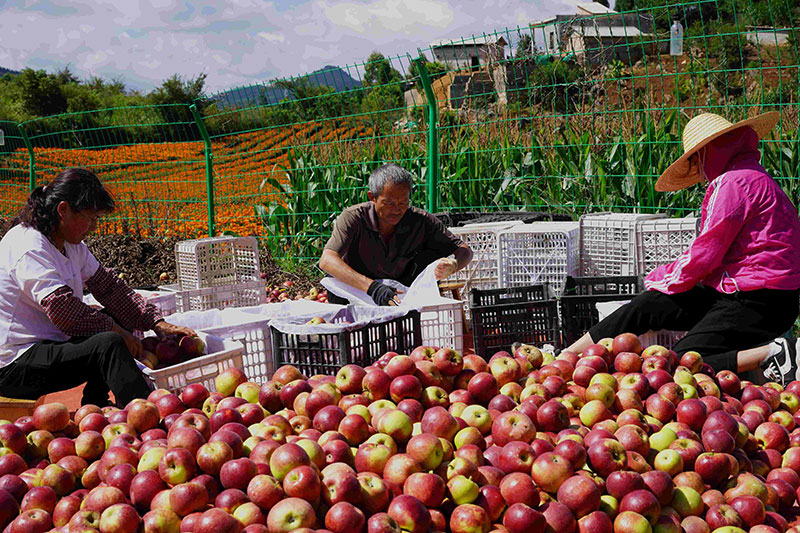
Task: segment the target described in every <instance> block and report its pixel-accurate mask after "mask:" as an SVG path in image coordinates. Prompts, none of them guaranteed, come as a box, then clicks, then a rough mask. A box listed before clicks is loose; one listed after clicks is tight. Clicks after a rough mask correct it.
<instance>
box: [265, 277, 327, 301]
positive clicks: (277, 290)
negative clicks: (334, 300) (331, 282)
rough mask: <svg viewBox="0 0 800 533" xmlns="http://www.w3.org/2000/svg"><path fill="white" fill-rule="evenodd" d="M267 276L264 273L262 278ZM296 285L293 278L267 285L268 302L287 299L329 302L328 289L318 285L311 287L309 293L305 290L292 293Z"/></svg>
mask: <svg viewBox="0 0 800 533" xmlns="http://www.w3.org/2000/svg"><path fill="white" fill-rule="evenodd" d="M264 277H265V274H262V278H264ZM293 287H294V283H292V282H291V280H287V281H284V282H283V283H281V284H280V285H273V286H270V285H267V303H268V304H272V303H279V302H285V301H287V300H312V301H316V302H322V303H328V291H327V290H325V289H322V290H320V289H318V288H317V287H311V288H310V289H308V293H307V294H304V293H303V292H300V291H297V292H294V294H292V292H291V291H292V290H293Z"/></svg>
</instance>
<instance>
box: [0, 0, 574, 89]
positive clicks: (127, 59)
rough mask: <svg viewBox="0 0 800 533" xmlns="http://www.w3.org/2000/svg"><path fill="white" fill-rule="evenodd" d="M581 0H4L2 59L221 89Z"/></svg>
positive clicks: (132, 82) (423, 43) (455, 35)
mask: <svg viewBox="0 0 800 533" xmlns="http://www.w3.org/2000/svg"><path fill="white" fill-rule="evenodd" d="M576 1H577V0H460V1H457V0H341V1H337V0H296V1H290V0H273V1H268V0H218V1H213V0H196V1H180V0H178V1H175V0H94V1H91V0H0V66H1V67H5V68H9V69H12V70H21V69H23V68H26V67H30V68H33V69H44V70H47V71H48V72H55V71H56V70H58V69H60V68H63V67H64V66H69V67H70V69H71V70H72V72H73V73H75V74H77V75H78V77H80V78H82V79H87V78H89V77H91V76H98V77H101V78H106V79H110V80H118V81H122V82H123V83H124V84H125V86H126V87H128V88H131V89H137V90H140V91H143V92H148V91H150V90H152V89H153V88H154V87H157V86H159V85H160V84H161V82H162V81H163V80H165V79H167V78H169V77H170V76H172V75H173V74H179V75H181V76H182V77H184V78H185V79H189V78H194V77H196V76H197V75H199V74H201V73H205V74H206V75H207V78H206V90H207V92H208V93H209V94H212V93H215V92H218V91H222V90H225V89H229V88H232V87H237V86H242V85H248V84H252V83H258V82H262V81H267V80H271V79H274V78H283V77H289V76H295V75H298V74H303V73H306V72H312V71H314V70H316V69H319V68H321V67H323V66H326V65H339V66H344V65H352V64H355V63H359V62H363V61H364V60H365V59H366V58H367V56H368V55H369V54H370V52H372V51H374V50H378V51H380V52H382V53H383V54H384V55H386V56H387V57H389V56H396V55H402V56H404V57H405V54H406V53H412V54H414V52H415V51H416V50H417V48H427V47H428V44H429V43H430V42H432V41H435V40H438V39H459V38H462V37H464V36H468V35H472V34H482V33H483V32H487V33H488V32H490V31H495V30H502V29H504V28H507V27H510V28H515V27H516V26H517V25H519V26H520V27H525V26H526V25H527V24H528V23H529V22H531V21H533V20H539V19H542V18H546V17H548V16H551V15H555V14H571V13H574V12H575V4H576Z"/></svg>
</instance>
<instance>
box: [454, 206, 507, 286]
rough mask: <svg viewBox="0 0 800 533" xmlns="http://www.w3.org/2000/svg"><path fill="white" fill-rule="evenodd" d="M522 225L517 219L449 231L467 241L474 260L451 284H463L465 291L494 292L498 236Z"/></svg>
mask: <svg viewBox="0 0 800 533" xmlns="http://www.w3.org/2000/svg"><path fill="white" fill-rule="evenodd" d="M520 225H522V222H520V221H518V220H516V221H511V222H489V223H486V224H467V225H465V226H463V227H459V228H449V229H450V231H451V232H452V233H453V235H455V236H456V237H458V238H459V239H461V240H462V241H464V243H465V244H466V245H467V246H469V247H470V249H471V250H472V261H470V263H469V264H468V265H467V266H466V267H464V268H463V269H461V270H459V271H458V272H456V273H455V274H453V275H452V276H450V277H449V278H448V281H450V280H452V281H460V282H463V283H464V292H465V293H469V291H470V289H472V288H473V287H474V288H477V289H495V288H497V287H498V281H499V278H498V276H499V265H498V259H497V236H498V234H499V233H500V232H502V231H505V230H507V229H511V228H513V227H516V226H520Z"/></svg>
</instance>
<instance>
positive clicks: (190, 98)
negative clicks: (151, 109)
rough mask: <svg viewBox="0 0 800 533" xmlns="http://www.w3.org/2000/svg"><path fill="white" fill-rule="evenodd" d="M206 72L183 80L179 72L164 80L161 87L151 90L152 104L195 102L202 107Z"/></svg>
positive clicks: (188, 103) (204, 97)
mask: <svg viewBox="0 0 800 533" xmlns="http://www.w3.org/2000/svg"><path fill="white" fill-rule="evenodd" d="M205 84H206V74H205V73H203V74H200V75H198V76H197V77H196V78H194V79H191V78H190V79H186V80H184V79H183V77H182V76H181V75H180V74H175V75H173V76H172V77H170V78H168V79H166V80H164V83H162V84H161V87H159V88H157V89H155V90H153V91H152V92H151V93H150V94H149V95H148V97H149V99H150V101H151V102H153V103H154V104H187V105H190V104H194V103H196V104H197V107H198V108H202V107H203V104H204V103H205V99H206V96H205Z"/></svg>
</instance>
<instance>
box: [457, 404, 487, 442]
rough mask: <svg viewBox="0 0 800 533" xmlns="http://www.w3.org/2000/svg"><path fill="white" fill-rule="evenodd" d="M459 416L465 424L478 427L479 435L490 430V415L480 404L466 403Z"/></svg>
mask: <svg viewBox="0 0 800 533" xmlns="http://www.w3.org/2000/svg"><path fill="white" fill-rule="evenodd" d="M461 418H462V419H463V420H464V422H466V423H467V425H469V426H471V427H474V428H476V429H478V431H480V432H481V435H486V434H488V433H489V432H491V431H492V415H490V414H489V411H488V410H487V409H486V408H485V407H483V406H482V405H468V406H467V407H465V408H464V410H463V411H462V412H461Z"/></svg>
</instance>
